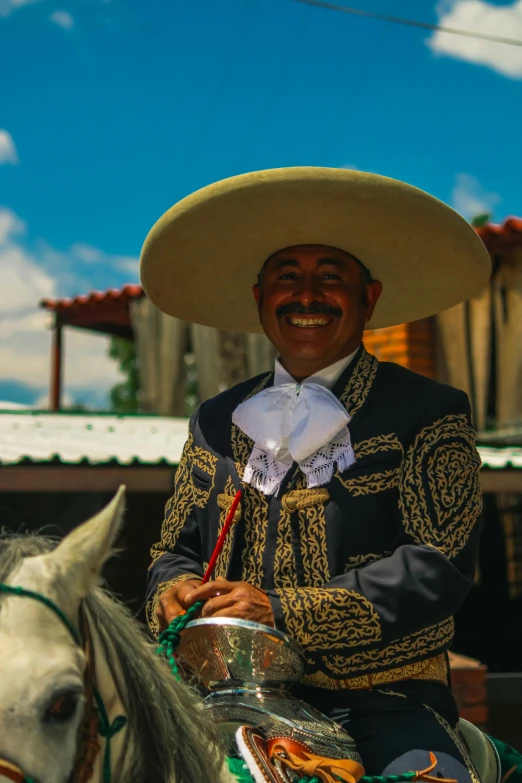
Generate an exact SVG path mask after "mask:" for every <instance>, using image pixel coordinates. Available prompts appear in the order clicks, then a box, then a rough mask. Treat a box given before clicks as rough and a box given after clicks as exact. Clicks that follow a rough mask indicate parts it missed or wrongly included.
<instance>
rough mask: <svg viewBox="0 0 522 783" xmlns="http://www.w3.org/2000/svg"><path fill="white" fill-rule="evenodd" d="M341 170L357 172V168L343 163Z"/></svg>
mask: <svg viewBox="0 0 522 783" xmlns="http://www.w3.org/2000/svg"><path fill="white" fill-rule="evenodd" d="M341 168H342V169H348V170H349V171H359V166H354V165H353V163H345V164H344V166H341Z"/></svg>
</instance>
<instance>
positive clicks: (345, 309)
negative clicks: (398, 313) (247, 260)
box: [254, 245, 382, 380]
mask: <svg viewBox="0 0 522 783" xmlns="http://www.w3.org/2000/svg"><path fill="white" fill-rule="evenodd" d="M381 291H382V285H381V283H380V282H378V281H376V280H373V281H370V280H369V275H368V273H367V271H366V270H365V269H364V267H363V266H362V265H361V264H360V263H359V262H358V261H357V260H356V259H355V258H354V257H353V256H351V255H350V254H349V253H346V252H344V251H343V250H338V249H336V248H331V247H326V246H324V245H298V246H296V247H288V248H285V249H284V250H280V251H279V252H277V253H275V254H274V255H273V256H271V258H270V259H269V260H268V261H267V263H266V264H265V266H264V268H263V271H262V275H261V279H260V281H259V283H258V284H256V285H255V286H254V296H255V298H256V302H257V306H258V310H259V320H260V322H261V326H262V327H263V330H264V331H265V334H266V335H267V337H268V339H269V340H270V341H271V342H272V343H273V344H274V345H275V346H276V348H277V349H278V351H279V354H280V358H281V362H282V364H283V366H284V367H285V369H286V370H287V371H288V372H289V373H290V374H291V375H292V376H293V377H294V378H295V379H296V380H302V379H303V378H307V377H309V376H310V375H313V374H314V373H315V372H318V371H319V370H322V369H323V368H325V367H328V366H329V365H330V364H333V363H334V362H336V361H339V360H340V359H343V358H345V357H346V356H349V355H350V354H351V353H352V352H353V351H355V349H356V348H357V347H358V346H359V344H360V342H361V339H362V334H363V331H364V327H365V325H366V323H367V322H368V321H369V320H370V318H371V317H372V314H373V311H374V309H375V305H376V304H377V300H378V299H379V296H380V294H381Z"/></svg>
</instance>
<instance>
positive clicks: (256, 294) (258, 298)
mask: <svg viewBox="0 0 522 783" xmlns="http://www.w3.org/2000/svg"><path fill="white" fill-rule="evenodd" d="M252 293H253V294H254V299H255V300H256V304H257V312H258V313H259V315H261V303H262V299H263V297H262V295H261V286H260V285H259V283H254V285H253V286H252Z"/></svg>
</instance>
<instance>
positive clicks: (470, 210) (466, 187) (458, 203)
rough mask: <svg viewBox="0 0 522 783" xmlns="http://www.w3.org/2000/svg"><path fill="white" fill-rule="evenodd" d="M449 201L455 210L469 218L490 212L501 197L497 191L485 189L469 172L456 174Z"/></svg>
mask: <svg viewBox="0 0 522 783" xmlns="http://www.w3.org/2000/svg"><path fill="white" fill-rule="evenodd" d="M451 201H452V204H453V206H454V207H455V209H456V210H457V212H460V214H461V215H463V216H464V217H465V218H467V219H468V220H471V218H473V217H476V216H477V215H481V214H484V213H486V212H490V213H492V212H493V209H494V207H495V206H496V205H497V204H498V203H499V202H501V201H502V198H501V196H500V195H499V194H498V193H493V192H490V191H487V190H485V188H483V187H482V185H481V184H480V182H479V181H478V179H477V178H476V177H472V176H471V174H457V176H456V177H455V184H454V186H453V191H452V194H451Z"/></svg>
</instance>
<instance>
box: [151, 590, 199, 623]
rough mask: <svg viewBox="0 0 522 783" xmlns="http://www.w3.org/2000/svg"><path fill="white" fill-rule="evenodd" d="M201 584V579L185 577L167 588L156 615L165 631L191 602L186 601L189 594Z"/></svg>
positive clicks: (159, 602)
mask: <svg viewBox="0 0 522 783" xmlns="http://www.w3.org/2000/svg"><path fill="white" fill-rule="evenodd" d="M200 585H201V579H185V580H184V581H182V582H177V583H176V584H175V585H172V587H171V588H169V590H165V592H164V593H163V595H162V596H161V597H160V599H159V601H158V606H157V608H156V617H157V618H158V622H159V626H160V629H161V630H162V631H163V630H164V629H165V628H167V627H168V626H169V624H170V622H171V621H172V620H173V619H174V618H175V617H178V615H180V614H183V612H185V611H186V610H187V609H188V607H189V606H190V604H188V603H186V601H187V598H188V596H189V595H190V594H191V593H192V592H194V590H196V588H198V587H199V586H200Z"/></svg>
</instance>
